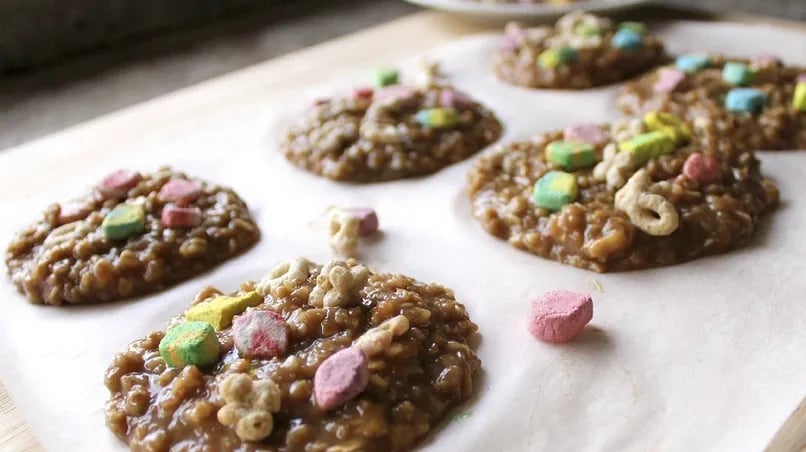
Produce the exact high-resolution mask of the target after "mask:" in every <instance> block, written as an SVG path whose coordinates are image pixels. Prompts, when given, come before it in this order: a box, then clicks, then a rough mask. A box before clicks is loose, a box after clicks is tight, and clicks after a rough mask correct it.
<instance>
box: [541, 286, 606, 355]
mask: <svg viewBox="0 0 806 452" xmlns="http://www.w3.org/2000/svg"><path fill="white" fill-rule="evenodd" d="M592 318H593V299H592V298H591V296H590V295H588V294H583V293H575V292H567V291H564V290H555V291H551V292H548V293H546V294H544V295H542V296H541V297H538V298H537V299H536V300H534V301H533V302H532V306H531V311H530V312H529V319H528V322H529V323H528V324H527V327H528V329H529V332H530V333H532V335H533V336H534V337H536V338H538V339H540V340H543V341H546V342H556V343H562V342H568V341H570V340H572V339H574V338H575V337H576V336H577V335H578V334H579V333H580V332H581V331H582V328H584V327H585V325H587V324H588V322H590V321H591V319H592Z"/></svg>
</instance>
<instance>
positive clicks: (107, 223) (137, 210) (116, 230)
mask: <svg viewBox="0 0 806 452" xmlns="http://www.w3.org/2000/svg"><path fill="white" fill-rule="evenodd" d="M145 220H146V218H145V210H144V209H143V206H141V205H136V204H120V205H118V206H116V207H115V208H114V209H112V210H111V211H110V212H109V213H108V214H106V217H105V218H104V221H103V222H102V223H101V229H102V230H103V232H104V236H105V237H106V238H108V239H110V240H124V239H127V238H129V237H132V236H135V235H138V234H141V233H142V232H143V231H145Z"/></svg>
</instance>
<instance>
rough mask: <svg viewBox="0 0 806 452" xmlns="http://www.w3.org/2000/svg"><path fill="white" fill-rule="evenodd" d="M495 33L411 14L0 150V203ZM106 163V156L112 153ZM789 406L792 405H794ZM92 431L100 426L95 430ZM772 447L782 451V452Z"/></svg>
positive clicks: (4, 439) (16, 430)
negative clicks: (110, 144) (67, 171)
mask: <svg viewBox="0 0 806 452" xmlns="http://www.w3.org/2000/svg"><path fill="white" fill-rule="evenodd" d="M627 16H629V17H630V18H633V19H653V18H663V19H669V18H678V17H679V18H700V19H708V18H711V19H713V18H718V19H721V20H734V21H741V22H761V23H773V24H778V25H782V26H787V27H797V28H801V29H806V26H804V24H802V23H795V22H786V21H780V20H771V19H761V18H755V17H749V16H740V15H721V16H720V17H713V16H703V15H701V14H692V13H690V12H682V11H675V10H668V9H664V8H657V7H651V8H644V9H641V10H636V11H634V12H633V13H627ZM499 29H500V27H498V26H495V25H493V24H486V25H485V24H482V23H479V22H472V21H467V20H464V19H461V18H458V17H455V16H450V15H447V14H443V13H437V12H422V13H417V14H413V15H411V16H408V17H404V18H402V19H399V20H395V21H393V22H389V23H386V24H382V25H379V26H376V27H373V28H370V29H368V30H365V31H362V32H359V33H355V34H352V35H349V36H346V37H343V38H339V39H336V40H333V41H330V42H327V43H324V44H320V45H317V46H314V47H311V48H308V49H305V50H302V51H299V52H295V53H292V54H289V55H286V56H283V57H280V58H277V59H274V60H270V61H267V62H265V63H261V64H259V65H256V66H253V67H250V68H247V69H243V70H240V71H237V72H235V73H232V74H229V75H226V76H223V77H220V78H217V79H214V80H211V81H209V82H205V83H202V84H199V85H195V86H192V87H189V88H186V89H183V90H180V91H177V92H175V93H172V94H170V95H167V96H163V97H161V98H158V99H155V100H152V101H149V102H146V103H143V104H140V105H137V106H134V107H131V108H127V109H125V110H121V111H119V112H116V113H114V114H111V115H108V116H105V117H102V118H99V119H96V120H93V121H90V122H87V123H85V124H82V125H79V126H77V127H74V128H70V129H67V130H64V131H61V132H59V133H56V134H53V135H50V136H47V137H44V138H42V139H39V140H36V141H33V142H31V143H28V144H25V145H22V146H19V147H17V148H15V149H12V150H9V151H7V152H3V153H0V180H3V182H4V183H3V184H2V185H0V199H3V198H7V197H10V196H11V195H12V194H11V190H12V189H13V190H14V191H15V193H14V196H15V197H19V196H21V195H22V196H25V195H26V194H25V193H22V194H21V193H20V190H23V191H24V190H29V191H30V192H32V191H33V190H35V187H36V186H37V185H38V184H37V180H38V179H42V180H46V179H50V178H51V177H57V176H58V173H59V172H61V170H62V167H61V165H59V164H58V162H59V161H62V162H63V161H65V160H67V159H71V160H74V161H80V159H82V158H91V157H97V156H99V155H101V154H102V151H103V153H105V154H106V155H108V154H110V153H109V149H107V148H104V147H103V146H104V145H103V143H104V140H103V139H99V137H103V136H120V135H121V134H122V135H125V134H130V133H131V132H132V130H144V129H146V130H155V129H159V128H161V127H166V126H167V127H170V125H171V124H172V123H173V122H175V121H179V120H182V121H184V120H186V119H188V118H192V117H193V116H194V115H198V114H201V113H202V112H204V111H205V109H206V108H209V107H210V106H211V105H221V104H229V103H238V102H239V101H241V100H242V99H247V98H255V97H260V98H272V97H276V98H280V97H284V96H287V95H289V93H292V92H293V91H294V90H298V89H303V88H304V87H306V86H309V85H312V84H316V83H319V82H322V81H325V80H327V79H328V78H330V77H333V75H334V74H335V73H338V72H342V71H350V70H355V69H358V68H364V67H366V68H371V67H376V66H378V65H380V64H385V63H386V64H388V63H392V62H394V61H396V60H399V59H402V58H404V57H406V56H410V55H412V54H415V53H418V52H421V51H424V50H427V49H429V48H432V47H435V46H438V45H440V44H443V43H445V42H447V41H450V40H452V39H454V38H457V37H460V36H464V35H468V34H473V33H478V32H483V31H490V30H494V31H496V30H499ZM324 68H327V70H323V69H324ZM27 152H39V153H40V155H41V156H42V157H43V159H47V161H48V162H49V164H48V165H46V166H45V167H44V168H43V169H44V170H43V171H41V172H39V173H38V174H37V175H36V176H35V177H34V180H32V177H31V175H30V174H17V173H15V172H12V171H11V170H10V169H11V168H20V166H16V165H18V164H19V163H20V162H21V161H22V160H21V156H22V154H25V153H27ZM106 158H110V159H112V158H114V156H113V155H112V156H108V157H106ZM30 192H29V193H30ZM7 365H8V363H7ZM11 365H13V363H11ZM796 403H797V401H793V407H794V405H795V404H796ZM801 422H802V419H801ZM98 428H104V427H103V426H101V425H99V426H98ZM791 430H792V426H791V425H790V426H789V431H791ZM795 430H800V429H797V428H796V429H795ZM801 439H802V438H801ZM801 444H803V443H801ZM6 450H8V451H15V452H16V451H41V450H43V448H42V446H41V445H40V444H39V443H38V441H37V440H36V438H35V437H34V435H33V433H32V432H31V431H30V429H29V428H28V427H27V426H26V424H25V422H24V421H23V420H22V418H21V416H20V414H19V413H18V412H17V411H16V409H15V407H14V404H13V402H12V400H11V398H10V397H9V395H8V393H7V392H6V390H5V388H4V387H3V385H2V383H0V451H6ZM772 450H773V448H770V451H772ZM774 450H775V451H776V452H778V451H781V452H783V451H786V452H789V450H788V449H784V448H781V449H778V448H776V449H774Z"/></svg>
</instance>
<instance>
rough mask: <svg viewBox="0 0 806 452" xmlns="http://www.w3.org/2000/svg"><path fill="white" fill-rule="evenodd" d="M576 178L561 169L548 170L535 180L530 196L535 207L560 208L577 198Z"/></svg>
mask: <svg viewBox="0 0 806 452" xmlns="http://www.w3.org/2000/svg"><path fill="white" fill-rule="evenodd" d="M578 194H579V191H578V188H577V178H576V177H574V175H573V174H569V173H566V172H563V171H549V172H548V173H546V174H544V175H543V177H541V178H540V179H538V180H537V182H535V186H534V190H533V192H532V196H533V198H534V201H535V205H536V206H537V207H541V208H543V209H548V210H560V209H562V207H563V206H564V205H566V204H570V203H572V202H574V201H576V199H577V195H578Z"/></svg>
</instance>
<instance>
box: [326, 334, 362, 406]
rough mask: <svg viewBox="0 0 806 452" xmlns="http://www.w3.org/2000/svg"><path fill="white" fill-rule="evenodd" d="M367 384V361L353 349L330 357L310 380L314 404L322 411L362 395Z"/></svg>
mask: <svg viewBox="0 0 806 452" xmlns="http://www.w3.org/2000/svg"><path fill="white" fill-rule="evenodd" d="M367 384H369V359H368V358H367V355H366V354H365V353H364V352H363V351H362V350H361V349H360V348H357V347H347V348H345V349H344V350H339V351H338V352H336V353H334V354H332V355H330V357H329V358H327V359H326V360H325V361H324V362H323V363H322V364H321V365H320V366H319V368H318V369H316V374H314V377H313V392H314V398H315V400H316V405H317V406H318V407H319V408H320V409H321V410H323V411H327V410H331V409H333V408H337V407H339V406H341V405H343V404H344V403H346V402H348V401H350V400H352V399H353V398H355V397H356V396H357V395H358V394H361V393H362V392H364V389H366V388H367Z"/></svg>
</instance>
